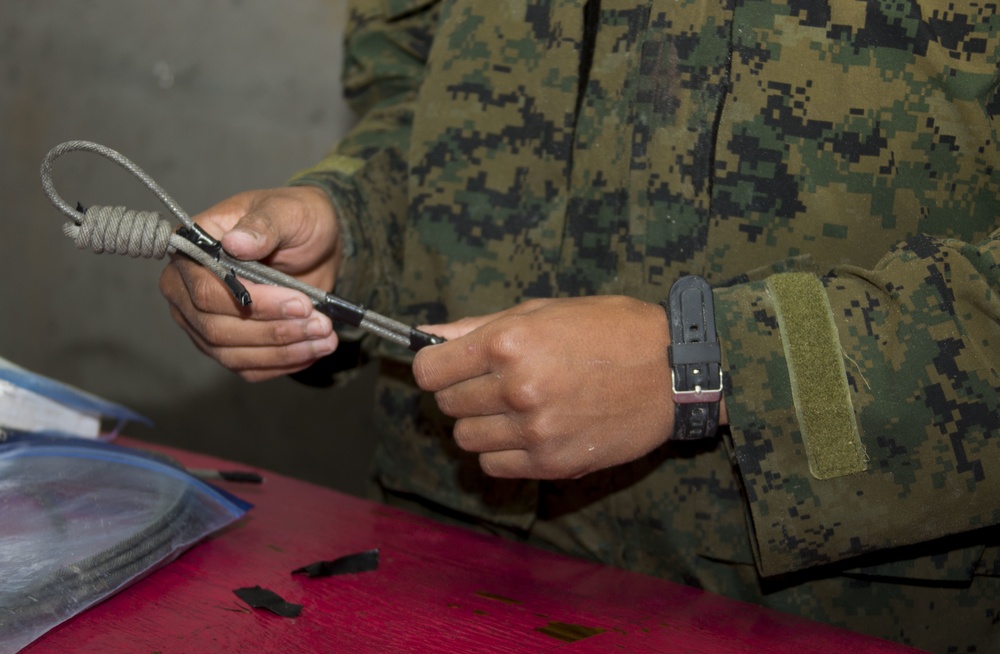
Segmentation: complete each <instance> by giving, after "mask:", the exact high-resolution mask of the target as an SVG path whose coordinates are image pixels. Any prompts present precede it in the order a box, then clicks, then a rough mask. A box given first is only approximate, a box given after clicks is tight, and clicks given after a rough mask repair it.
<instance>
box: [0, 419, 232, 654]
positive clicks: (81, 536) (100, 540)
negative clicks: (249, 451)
mask: <svg viewBox="0 0 1000 654" xmlns="http://www.w3.org/2000/svg"><path fill="white" fill-rule="evenodd" d="M249 508H250V505H249V504H247V503H246V502H243V501H242V500H239V499H237V498H235V497H233V496H232V495H229V494H228V493H225V492H223V491H221V490H220V489H217V488H214V487H212V486H209V485H208V484H206V483H204V482H202V481H200V480H198V479H195V478H194V477H192V476H190V475H188V474H187V473H186V472H185V471H184V470H183V469H180V468H178V467H175V466H174V465H172V464H170V463H167V462H166V461H164V460H161V459H160V458H159V457H156V456H154V455H151V454H145V453H142V452H138V451H136V450H131V449H127V448H124V447H119V446H117V445H112V444H109V443H103V442H96V441H83V440H80V439H71V438H52V437H39V436H35V435H30V436H29V435H13V436H11V437H9V438H8V440H7V441H6V442H4V443H3V444H0V516H2V517H0V654H11V653H13V652H16V651H18V650H19V649H21V648H22V647H24V646H26V645H27V644H29V643H30V642H32V641H33V640H35V639H36V638H38V637H39V636H40V635H42V634H43V633H45V632H46V631H48V630H49V629H51V628H53V627H55V626H56V625H58V624H59V623H61V622H63V621H65V620H67V619H69V618H70V617H72V616H74V615H76V614H77V613H79V612H80V611H83V610H84V609H86V608H88V607H90V606H93V605H94V604H96V603H98V602H100V601H101V600H103V599H105V598H107V597H108V596H110V595H112V594H113V593H115V592H117V591H119V590H121V589H122V588H124V587H125V586H126V585H128V584H130V583H132V582H134V581H136V580H137V579H139V578H140V577H142V576H144V575H146V574H148V573H149V572H150V571H152V570H154V569H156V568H157V567H159V566H162V565H164V564H165V563H167V562H169V561H171V560H173V559H174V558H175V557H177V556H178V555H179V554H180V553H181V552H183V551H184V550H185V549H187V548H188V547H190V546H191V545H192V544H194V543H195V542H197V541H198V540H199V539H201V538H203V537H205V536H206V535H208V534H210V533H212V532H214V531H216V530H218V529H220V528H222V527H224V526H226V525H228V524H230V523H232V522H233V521H235V520H237V519H239V518H240V517H242V516H243V515H244V514H245V513H246V511H247V510H248V509H249Z"/></svg>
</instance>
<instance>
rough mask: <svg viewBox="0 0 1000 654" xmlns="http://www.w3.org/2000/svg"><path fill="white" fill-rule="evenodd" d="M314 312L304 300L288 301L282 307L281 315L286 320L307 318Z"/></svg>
mask: <svg viewBox="0 0 1000 654" xmlns="http://www.w3.org/2000/svg"><path fill="white" fill-rule="evenodd" d="M310 311H312V307H307V306H306V303H305V302H303V301H302V300H288V301H287V302H285V303H284V304H282V305H281V315H282V316H284V317H285V318H305V317H306V316H308V315H309V312H310Z"/></svg>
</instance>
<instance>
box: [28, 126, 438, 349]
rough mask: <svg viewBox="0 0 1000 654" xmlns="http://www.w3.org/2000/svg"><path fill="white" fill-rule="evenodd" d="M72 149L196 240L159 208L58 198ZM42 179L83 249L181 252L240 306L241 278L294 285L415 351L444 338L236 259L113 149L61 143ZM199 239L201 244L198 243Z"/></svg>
mask: <svg viewBox="0 0 1000 654" xmlns="http://www.w3.org/2000/svg"><path fill="white" fill-rule="evenodd" d="M74 151H84V152H93V153H95V154H99V155H101V156H102V157H105V158H106V159H109V160H111V161H113V162H114V163H116V164H118V165H119V166H121V167H122V168H124V169H125V170H127V171H128V172H130V173H131V174H132V175H133V176H135V177H136V179H138V180H139V181H141V182H142V183H143V184H144V185H145V186H146V188H148V189H149V190H150V191H152V192H153V195H155V196H156V197H157V198H159V200H160V201H161V202H162V203H163V205H164V206H165V207H166V208H167V209H169V210H170V213H172V214H173V215H174V216H176V217H177V219H178V220H180V221H181V223H182V224H183V226H184V228H185V229H182V230H180V231H181V232H186V233H187V235H188V236H192V238H193V239H194V240H189V239H188V238H186V237H185V235H183V234H182V233H178V232H173V231H172V230H171V228H170V223H169V222H168V221H167V220H166V219H164V218H163V217H162V216H160V214H159V213H157V212H155V211H130V210H128V209H126V208H125V207H102V206H95V207H90V208H89V209H86V210H82V209H81V208H74V207H71V206H70V205H69V204H68V203H67V202H66V201H65V200H63V199H62V197H60V196H59V193H57V192H56V189H55V186H54V185H53V184H52V166H53V164H54V163H55V161H56V159H58V158H59V157H61V156H62V155H64V154H66V153H67V152H74ZM41 177H42V189H43V190H44V191H45V195H47V196H48V198H49V201H51V202H52V204H53V205H55V207H56V208H57V209H59V211H61V212H62V213H63V214H64V215H66V216H67V217H68V218H69V219H70V220H71V222H69V223H67V224H66V225H65V226H64V227H63V232H64V233H65V234H66V236H68V237H70V238H72V239H73V240H74V242H75V243H76V246H77V247H78V248H80V249H87V248H90V249H92V250H93V251H94V252H97V253H102V252H110V253H112V254H115V253H117V254H127V255H129V256H130V257H152V258H156V259H160V258H163V256H164V255H165V254H167V253H172V252H175V251H178V252H183V253H184V254H186V255H187V256H189V257H191V258H192V259H194V260H195V261H197V262H198V263H200V264H201V265H202V266H204V267H205V268H208V269H209V270H211V271H212V272H213V273H214V274H215V275H216V276H217V277H218V278H219V279H221V280H222V281H223V283H225V284H226V286H228V287H229V288H230V290H232V291H233V294H234V295H235V296H236V297H237V299H238V301H239V302H240V303H241V304H244V305H246V304H249V303H250V294H249V293H247V292H246V289H245V288H243V286H242V284H241V283H240V282H239V281H237V279H236V277H237V276H240V277H242V278H244V279H247V280H249V281H251V282H255V283H257V284H270V285H272V286H284V287H286V288H291V289H295V290H297V291H299V292H301V293H304V294H305V295H306V296H307V297H308V298H309V299H310V300H312V302H313V304H314V305H315V306H316V307H317V308H318V309H319V310H320V311H322V312H323V313H325V314H326V315H328V316H330V317H331V318H333V319H335V320H339V321H343V322H346V323H348V324H351V325H356V326H358V327H361V328H362V329H364V330H366V331H368V332H370V333H372V334H375V335H376V336H379V337H381V338H384V339H386V340H389V341H391V342H393V343H396V344H398V345H402V346H404V347H408V348H409V349H411V350H413V351H417V350H419V349H420V348H422V347H425V346H427V345H433V344H436V343H443V342H444V339H443V338H441V337H440V336H434V335H433V334H427V333H425V332H421V331H420V330H417V329H413V328H411V327H409V326H407V325H404V324H403V323H401V322H398V321H396V320H393V319H392V318H387V317H386V316H382V315H379V314H377V313H375V312H374V311H367V310H366V309H364V307H360V306H354V305H352V304H350V303H349V302H346V301H344V300H342V299H340V298H338V297H336V296H334V295H332V294H328V293H325V292H324V291H321V290H320V289H318V288H316V287H314V286H310V285H309V284H306V283H304V282H302V281H300V280H298V279H295V278H294V277H292V276H291V275H286V274H285V273H283V272H280V271H277V270H274V269H273V268H270V267H269V266H265V265H264V264H262V263H260V262H258V261H240V260H239V259H234V258H233V257H231V256H229V255H228V254H226V252H225V251H223V249H222V246H221V245H219V243H218V241H216V240H215V239H214V238H212V237H211V236H209V235H208V234H207V233H206V232H204V230H202V229H201V228H200V227H198V226H197V225H196V224H195V223H194V221H193V220H191V217H190V216H188V215H187V213H186V212H185V211H184V210H183V209H181V207H180V205H178V204H177V203H176V202H175V201H174V199H173V198H171V197H170V196H169V195H168V194H167V192H166V191H164V190H163V189H162V188H160V185H159V184H157V183H156V182H155V181H153V179H152V178H151V177H150V176H149V175H147V174H146V173H145V171H143V170H142V169H141V168H139V166H137V165H135V164H134V163H132V162H131V161H130V160H129V159H128V158H126V157H125V156H123V155H121V154H119V153H118V152H116V151H114V150H112V149H111V148H108V147H106V146H103V145H99V144H97V143H91V142H90V141H67V142H66V143H62V144H60V145H57V146H56V147H54V148H52V150H50V151H49V153H48V154H47V155H46V156H45V159H44V160H43V161H42V169H41ZM195 240H197V241H199V243H195V242H194V241H195ZM203 248H204V249H203Z"/></svg>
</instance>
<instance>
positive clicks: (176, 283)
mask: <svg viewBox="0 0 1000 654" xmlns="http://www.w3.org/2000/svg"><path fill="white" fill-rule="evenodd" d="M241 281H242V283H243V284H244V285H245V286H246V288H247V291H248V292H249V294H250V298H251V304H250V305H249V307H243V306H241V305H240V304H239V303H238V302H237V301H236V299H235V298H234V297H233V293H232V291H231V290H230V289H229V287H228V286H226V285H225V284H224V283H223V282H222V280H220V279H219V278H218V277H216V276H215V275H214V274H212V273H211V272H209V271H208V270H206V269H205V268H203V267H202V266H200V265H198V264H197V263H195V262H193V261H191V260H189V259H187V258H186V257H178V258H177V259H176V261H174V262H172V263H170V264H169V265H168V266H167V267H166V269H165V270H164V272H163V274H162V275H161V276H160V290H161V292H162V293H163V295H164V296H165V297H166V298H167V300H168V301H170V302H171V303H173V304H175V305H178V306H183V303H182V302H181V297H182V296H187V297H188V298H189V299H190V304H191V306H192V307H193V308H194V309H195V310H197V311H201V312H204V313H213V314H222V315H228V316H240V317H249V318H254V319H256V320H281V319H289V318H305V317H307V316H309V315H310V314H311V313H312V312H313V306H312V302H311V301H310V300H309V298H308V297H307V296H306V295H305V294H303V293H301V292H300V291H296V290H293V289H289V288H285V287H281V286H271V285H268V284H254V283H253V282H250V281H247V280H242V279H241Z"/></svg>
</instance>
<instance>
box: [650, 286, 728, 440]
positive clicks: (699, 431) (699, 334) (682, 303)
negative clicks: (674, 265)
mask: <svg viewBox="0 0 1000 654" xmlns="http://www.w3.org/2000/svg"><path fill="white" fill-rule="evenodd" d="M662 304H663V308H664V309H665V310H666V312H667V321H668V323H669V325H670V347H669V348H668V351H667V356H668V357H669V359H670V377H671V391H672V393H673V400H674V436H673V438H675V439H681V440H694V439H697V438H709V437H711V436H714V435H715V432H716V431H717V430H718V428H719V402H720V401H721V400H722V349H721V348H720V347H719V341H718V338H717V336H716V333H715V305H714V303H713V302H712V288H711V287H710V286H709V285H708V282H706V281H705V280H704V279H702V278H701V277H696V276H687V277H681V278H680V279H678V280H677V282H675V283H674V285H673V286H672V287H671V289H670V297H669V300H668V301H667V302H663V303H662Z"/></svg>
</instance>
